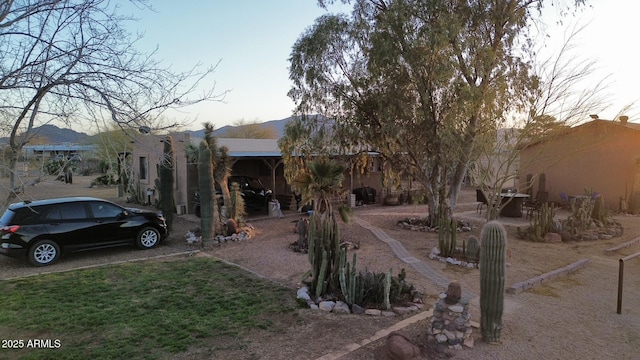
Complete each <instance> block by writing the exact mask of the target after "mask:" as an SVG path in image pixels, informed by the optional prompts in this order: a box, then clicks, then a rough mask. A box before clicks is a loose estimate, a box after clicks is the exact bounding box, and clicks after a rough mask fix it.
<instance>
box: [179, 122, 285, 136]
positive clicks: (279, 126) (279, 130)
mask: <svg viewBox="0 0 640 360" xmlns="http://www.w3.org/2000/svg"><path fill="white" fill-rule="evenodd" d="M291 119H292V117H288V118H285V119H280V120H271V121H265V122H263V123H260V127H261V128H263V129H265V128H268V127H273V128H274V129H275V130H276V134H277V135H278V139H279V138H281V137H282V135H283V134H284V127H285V126H286V125H287V123H288V122H289V121H291ZM234 127H235V126H232V125H226V126H223V127H221V128H219V129H215V130H213V135H214V136H216V137H224V134H225V133H226V132H227V130H229V129H231V128H234ZM186 132H187V133H189V135H190V136H191V138H192V139H193V138H196V139H202V138H204V129H202V130H189V131H186Z"/></svg>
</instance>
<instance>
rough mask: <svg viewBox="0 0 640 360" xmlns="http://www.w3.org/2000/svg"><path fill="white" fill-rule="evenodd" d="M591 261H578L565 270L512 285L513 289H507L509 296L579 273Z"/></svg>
mask: <svg viewBox="0 0 640 360" xmlns="http://www.w3.org/2000/svg"><path fill="white" fill-rule="evenodd" d="M589 261H591V260H590V259H581V260H578V261H576V262H574V263H573V264H570V265H567V266H565V267H563V268H559V269H556V270H553V271H550V272H548V273H546V274H542V275H538V276H536V277H533V278H531V279H529V280H525V281H523V282H518V283H515V284H513V285H511V287H509V288H508V289H507V293H508V294H519V293H521V292H523V291H525V290H528V289H531V288H534V287H536V286H539V285H541V284H543V283H546V282H549V281H551V280H553V279H555V278H557V277H560V276H562V275H566V274H569V273H572V272H575V271H577V270H578V269H579V268H581V267H582V266H584V265H586V264H587V263H589Z"/></svg>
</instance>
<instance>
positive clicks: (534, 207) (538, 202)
mask: <svg viewBox="0 0 640 360" xmlns="http://www.w3.org/2000/svg"><path fill="white" fill-rule="evenodd" d="M548 202H549V192H548V191H538V193H537V194H536V199H535V201H533V202H532V203H530V204H529V205H528V206H527V219H531V218H532V217H533V213H534V212H539V211H540V208H541V207H542V204H545V203H548Z"/></svg>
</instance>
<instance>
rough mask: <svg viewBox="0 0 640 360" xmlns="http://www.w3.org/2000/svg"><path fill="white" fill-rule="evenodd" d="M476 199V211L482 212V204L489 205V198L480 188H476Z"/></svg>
mask: <svg viewBox="0 0 640 360" xmlns="http://www.w3.org/2000/svg"><path fill="white" fill-rule="evenodd" d="M476 201H477V202H479V204H478V207H477V208H476V212H477V213H478V214H482V206H484V205H489V199H487V196H486V195H485V194H484V192H483V191H482V190H481V189H476Z"/></svg>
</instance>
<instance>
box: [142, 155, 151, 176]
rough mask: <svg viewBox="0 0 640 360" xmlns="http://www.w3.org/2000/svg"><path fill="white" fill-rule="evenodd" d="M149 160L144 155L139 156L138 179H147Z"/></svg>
mask: <svg viewBox="0 0 640 360" xmlns="http://www.w3.org/2000/svg"><path fill="white" fill-rule="evenodd" d="M148 176H149V161H148V160H147V157H146V156H140V180H148V179H149V178H148Z"/></svg>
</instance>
